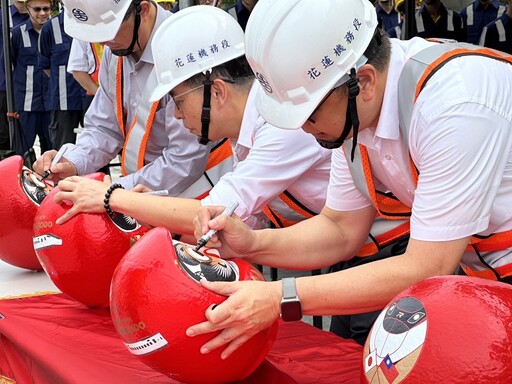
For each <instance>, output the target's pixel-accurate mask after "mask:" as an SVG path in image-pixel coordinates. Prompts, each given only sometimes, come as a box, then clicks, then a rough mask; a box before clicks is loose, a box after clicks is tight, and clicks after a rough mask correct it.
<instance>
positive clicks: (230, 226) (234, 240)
mask: <svg viewBox="0 0 512 384" xmlns="http://www.w3.org/2000/svg"><path fill="white" fill-rule="evenodd" d="M224 208H225V207H223V206H204V207H201V208H199V209H198V211H197V216H196V217H195V218H194V220H193V224H194V227H195V231H194V235H195V236H196V238H197V239H199V238H200V237H201V236H202V235H204V234H205V233H206V232H208V230H210V229H215V230H217V231H218V232H217V233H216V234H215V235H214V236H213V238H212V239H211V240H210V241H209V242H208V244H207V246H208V247H210V248H219V250H220V254H221V257H223V258H231V257H240V258H243V257H245V256H250V255H251V245H253V244H254V231H253V230H251V229H250V228H249V227H248V226H247V225H246V224H245V223H244V222H243V221H242V220H241V219H240V218H239V217H238V216H237V215H235V214H233V215H232V216H225V215H221V213H222V212H223V211H224Z"/></svg>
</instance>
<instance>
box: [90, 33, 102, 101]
mask: <svg viewBox="0 0 512 384" xmlns="http://www.w3.org/2000/svg"><path fill="white" fill-rule="evenodd" d="M89 44H90V46H91V51H92V54H93V56H94V71H93V72H92V73H91V74H90V76H91V79H92V80H93V81H94V82H95V83H96V84H99V74H100V64H101V58H102V57H103V45H102V44H100V43H89ZM87 94H88V95H89V96H92V94H91V93H90V92H87Z"/></svg>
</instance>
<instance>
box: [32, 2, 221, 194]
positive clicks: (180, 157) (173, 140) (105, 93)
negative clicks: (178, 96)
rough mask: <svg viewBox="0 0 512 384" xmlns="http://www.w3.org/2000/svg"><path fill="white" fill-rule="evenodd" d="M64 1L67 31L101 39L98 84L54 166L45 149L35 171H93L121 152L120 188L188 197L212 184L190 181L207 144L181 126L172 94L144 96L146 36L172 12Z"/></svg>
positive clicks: (152, 79)
mask: <svg viewBox="0 0 512 384" xmlns="http://www.w3.org/2000/svg"><path fill="white" fill-rule="evenodd" d="M63 5H64V20H65V21H64V27H65V30H66V32H67V33H68V34H69V35H70V36H73V37H74V38H76V39H79V40H82V41H89V42H104V43H105V49H104V53H103V59H102V64H101V69H100V75H99V83H100V87H99V89H98V91H97V93H96V95H95V97H94V100H93V102H92V103H91V105H90V107H89V109H88V111H87V113H86V115H85V119H84V130H83V132H82V133H81V134H80V136H79V137H78V138H77V143H76V145H66V146H65V147H64V148H65V152H64V156H63V158H62V159H61V160H60V162H58V163H57V164H51V162H52V159H53V158H54V157H55V156H56V152H55V151H49V152H46V153H45V154H43V156H42V157H41V158H40V159H38V161H37V162H36V163H35V165H34V169H35V170H36V171H37V172H39V173H43V172H45V171H47V170H50V171H51V176H50V178H51V179H53V180H54V181H58V180H61V179H63V178H65V177H68V176H72V175H85V174H88V173H92V172H95V171H96V170H98V169H100V168H102V167H103V166H105V165H107V164H108V163H109V162H110V161H111V160H112V159H113V158H114V157H115V156H116V155H117V154H118V153H119V152H120V151H121V167H122V173H123V175H122V177H120V178H119V179H118V180H117V181H116V183H118V184H119V185H122V186H123V187H125V188H133V187H135V186H136V185H139V184H142V185H145V186H147V187H149V188H151V189H157V190H161V189H165V190H168V191H169V193H170V194H171V195H174V196H178V195H181V194H186V195H187V196H190V197H196V196H197V195H200V194H202V193H205V192H207V191H208V189H209V188H211V185H210V184H208V186H207V187H206V186H205V185H206V184H204V185H203V184H202V185H201V187H200V188H195V187H194V185H195V183H196V182H197V181H198V180H201V179H202V177H204V176H202V175H203V173H204V170H205V166H206V162H207V159H208V155H209V152H210V148H211V146H212V144H211V143H209V144H208V145H201V144H199V143H198V142H197V140H196V139H195V138H194V137H193V136H191V135H190V134H189V133H188V132H187V130H186V129H184V128H183V125H182V124H181V122H180V121H178V120H176V119H175V118H174V117H173V113H174V103H173V101H172V100H171V99H170V98H169V97H166V98H164V99H163V100H161V101H160V102H159V101H156V102H153V103H152V102H149V97H150V95H151V92H152V91H153V89H154V87H155V86H156V84H157V79H156V76H155V74H154V72H153V61H154V60H153V52H152V49H151V39H152V38H153V34H154V32H155V31H156V30H157V28H158V27H159V26H160V25H161V24H162V23H163V22H164V21H165V20H166V19H167V17H168V16H170V15H171V14H170V13H169V12H166V11H165V10H163V9H162V8H161V7H159V6H158V5H157V4H156V3H155V2H154V1H151V0H117V1H105V0H63ZM61 154H62V149H61ZM210 179H212V177H210ZM193 184H194V185H193ZM203 187H204V188H206V189H204V188H203Z"/></svg>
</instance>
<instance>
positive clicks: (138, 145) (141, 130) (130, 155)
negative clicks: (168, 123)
mask: <svg viewBox="0 0 512 384" xmlns="http://www.w3.org/2000/svg"><path fill="white" fill-rule="evenodd" d="M109 69H110V73H115V74H116V75H115V76H110V79H109V82H110V83H109V93H110V95H111V97H112V96H113V95H112V90H115V96H114V97H115V101H116V103H115V107H116V116H117V121H118V124H119V127H120V130H121V133H122V134H123V136H124V137H125V144H124V147H123V151H122V155H121V170H122V172H123V175H128V174H130V173H134V172H136V171H137V170H139V169H141V168H142V167H144V165H145V161H144V158H145V153H146V147H147V141H148V138H149V134H150V133H151V128H152V125H153V119H154V118H155V112H156V110H157V108H158V105H159V104H160V101H157V102H154V103H150V102H149V97H150V94H151V92H152V90H153V89H155V88H156V85H157V80H156V75H155V73H154V71H151V74H150V76H149V77H148V79H147V81H146V85H145V87H144V90H143V92H142V96H141V99H140V102H139V105H138V107H137V111H136V115H135V119H134V120H135V121H134V122H133V123H132V125H131V127H130V128H129V129H128V131H127V130H126V128H125V126H126V123H125V120H126V116H125V113H124V110H123V92H124V91H123V77H124V76H123V60H119V57H118V56H114V55H112V58H111V61H110V66H109ZM143 122H146V125H145V126H144V124H143ZM232 170H233V151H232V149H231V144H230V142H229V140H227V139H224V140H223V141H221V142H220V143H219V144H217V145H216V146H215V147H213V148H212V149H211V150H210V155H209V158H208V162H207V164H206V170H205V171H204V173H203V176H201V177H200V178H199V179H198V180H196V181H195V182H194V183H193V184H192V185H191V186H190V187H188V188H187V189H186V190H185V191H184V192H182V193H181V194H180V197H187V198H197V199H201V198H202V197H205V196H206V195H207V194H208V193H209V192H210V190H211V189H212V187H213V186H214V185H215V184H216V183H217V182H218V181H219V179H220V178H221V177H222V175H224V174H225V173H226V172H230V171H232Z"/></svg>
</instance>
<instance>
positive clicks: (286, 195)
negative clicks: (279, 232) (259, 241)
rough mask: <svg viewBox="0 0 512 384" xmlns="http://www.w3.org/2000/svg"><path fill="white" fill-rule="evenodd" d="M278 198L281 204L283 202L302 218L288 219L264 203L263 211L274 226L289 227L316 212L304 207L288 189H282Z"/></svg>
mask: <svg viewBox="0 0 512 384" xmlns="http://www.w3.org/2000/svg"><path fill="white" fill-rule="evenodd" d="M278 199H279V200H280V201H281V202H282V203H283V204H285V205H286V206H287V207H288V208H289V209H290V210H291V211H293V212H294V213H296V214H297V215H299V216H302V219H299V220H290V219H288V218H286V217H285V216H284V215H283V213H281V212H278V211H277V210H275V209H273V208H272V207H271V206H270V205H266V206H265V207H263V213H265V215H266V216H267V217H268V219H269V220H270V221H271V222H272V224H274V226H275V227H276V228H284V227H290V226H292V225H293V224H297V223H298V222H300V221H302V220H305V219H309V218H310V217H313V216H315V215H317V214H318V213H317V212H313V211H312V210H310V209H309V208H307V207H305V206H304V205H303V204H302V203H301V202H300V201H298V200H297V199H296V198H295V197H293V195H292V194H291V193H290V192H288V191H284V192H283V193H281V194H280V195H279V196H278Z"/></svg>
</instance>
